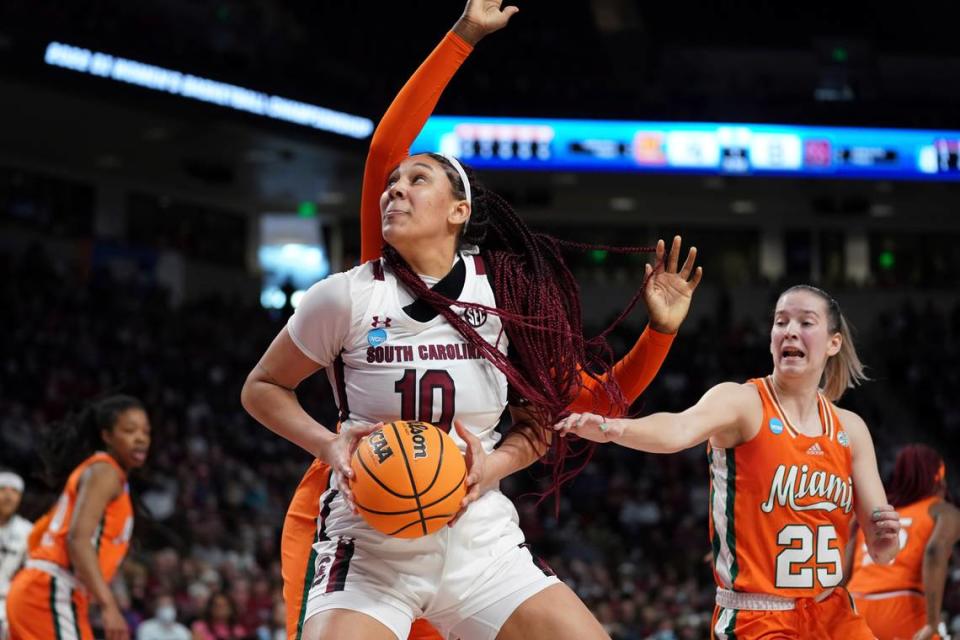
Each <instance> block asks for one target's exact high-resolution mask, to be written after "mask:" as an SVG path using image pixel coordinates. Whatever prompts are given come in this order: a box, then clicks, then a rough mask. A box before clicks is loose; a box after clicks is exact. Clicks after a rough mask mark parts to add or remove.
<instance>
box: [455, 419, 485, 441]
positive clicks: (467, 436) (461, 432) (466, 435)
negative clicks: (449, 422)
mask: <svg viewBox="0 0 960 640" xmlns="http://www.w3.org/2000/svg"><path fill="white" fill-rule="evenodd" d="M453 428H454V430H455V431H456V432H457V435H458V436H460V438H461V439H462V440H463V441H464V442H466V443H467V446H469V447H473V446H474V445H477V446H479V445H480V438H478V437H477V436H476V435H474V433H473V432H472V431H470V429H468V428H467V427H466V425H464V424H463V423H462V422H460V421H459V420H454V421H453Z"/></svg>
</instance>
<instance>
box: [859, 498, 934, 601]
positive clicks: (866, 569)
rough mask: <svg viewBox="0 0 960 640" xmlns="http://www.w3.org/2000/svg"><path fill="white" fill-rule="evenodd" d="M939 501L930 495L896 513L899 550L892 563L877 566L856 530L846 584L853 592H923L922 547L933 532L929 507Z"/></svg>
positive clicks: (924, 546)
mask: <svg viewBox="0 0 960 640" xmlns="http://www.w3.org/2000/svg"><path fill="white" fill-rule="evenodd" d="M939 501H940V498H938V497H936V496H931V497H929V498H924V499H923V500H918V501H917V502H914V503H912V504H908V505H907V506H905V507H899V508H898V509H897V511H898V512H899V513H900V527H901V529H900V553H898V554H897V557H896V558H895V559H894V561H893V563H892V564H889V565H886V566H879V565H877V564H875V563H874V562H873V560H872V559H871V558H870V554H868V553H867V545H866V541H865V539H864V535H863V529H858V530H857V545H856V548H855V552H854V556H853V577H852V578H851V579H850V583H849V584H848V585H847V588H848V589H850V591H851V592H852V593H855V594H868V593H886V592H890V591H904V590H909V591H916V592H918V593H923V551H924V549H926V547H927V541H928V540H929V539H930V535H931V534H932V533H933V525H934V524H935V523H934V520H933V518H931V517H930V507H931V506H933V504H934V503H937V502H939Z"/></svg>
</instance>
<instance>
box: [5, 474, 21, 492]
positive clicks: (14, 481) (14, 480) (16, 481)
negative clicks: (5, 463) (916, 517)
mask: <svg viewBox="0 0 960 640" xmlns="http://www.w3.org/2000/svg"><path fill="white" fill-rule="evenodd" d="M7 488H10V489H13V490H14V491H18V492H20V493H23V478H21V477H20V476H18V475H17V474H15V473H14V472H13V471H0V489H7Z"/></svg>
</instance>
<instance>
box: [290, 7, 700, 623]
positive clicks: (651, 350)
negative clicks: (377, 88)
mask: <svg viewBox="0 0 960 640" xmlns="http://www.w3.org/2000/svg"><path fill="white" fill-rule="evenodd" d="M480 6H481V5H479V3H472V4H468V6H467V9H466V10H465V12H464V16H463V18H462V19H461V20H460V21H459V22H458V24H457V25H456V26H455V27H454V29H453V31H452V32H451V33H449V34H448V35H447V36H446V37H445V38H444V39H443V40H442V41H441V43H440V44H439V45H438V46H437V48H436V49H435V50H434V51H433V53H432V54H431V55H430V56H429V57H428V58H427V60H426V61H425V62H424V63H423V65H421V67H420V68H419V69H418V70H417V72H416V73H415V74H414V75H413V77H412V78H411V79H410V80H409V81H408V82H407V84H406V85H405V86H404V87H403V89H402V90H401V92H400V93H399V94H398V96H397V98H396V99H395V100H394V101H393V103H392V104H391V105H390V108H389V109H388V110H387V112H386V114H385V115H384V117H383V119H382V120H381V122H380V124H379V125H378V127H377V130H376V131H375V133H374V136H373V140H372V142H371V149H370V154H369V156H368V159H367V166H366V170H365V173H364V187H363V198H362V208H361V210H362V215H361V228H362V243H361V245H362V249H361V257H362V259H363V260H364V261H368V260H375V259H379V258H380V253H381V247H382V245H383V237H382V235H381V219H380V218H381V213H380V204H379V200H380V195H381V192H382V190H383V185H384V184H385V183H386V180H387V177H388V175H389V173H390V171H391V170H392V169H393V168H394V167H396V166H397V164H399V163H400V161H402V160H403V159H404V158H406V157H407V154H408V149H409V147H410V144H411V143H412V142H413V140H414V139H415V138H416V136H417V134H418V133H419V131H420V129H421V128H422V126H423V124H424V122H426V120H427V118H428V117H429V115H430V114H431V112H432V111H433V108H434V106H435V105H436V103H437V100H438V99H439V97H440V95H441V92H442V90H443V88H444V87H445V86H446V84H447V83H448V82H449V80H450V78H451V77H452V76H453V74H454V73H455V72H456V70H457V69H458V68H459V66H460V64H462V62H463V61H464V60H465V59H466V57H467V55H469V53H470V52H471V51H472V49H473V45H475V44H476V42H477V41H479V39H481V38H482V37H483V36H484V35H487V34H488V33H490V32H492V31H493V30H496V28H499V26H498V24H499V23H493V24H490V23H486V24H484V23H483V22H482V21H478V22H480V25H479V26H480V27H481V28H479V29H478V28H477V26H478V25H477V24H471V23H470V20H476V18H474V17H472V16H471V13H476V11H477V9H478V7H480ZM501 26H502V25H501ZM491 27H495V28H491ZM665 253H666V252H665V248H664V246H663V243H662V242H661V243H658V247H657V257H658V262H661V263H663V264H664V266H665V267H666V269H664V270H658V271H652V270H650V269H648V272H647V277H648V279H649V280H648V284H647V287H646V288H645V290H644V300H645V302H646V304H647V308H648V312H649V314H650V326H649V327H648V329H647V330H646V331H644V332H643V334H642V335H641V337H640V339H639V340H638V342H637V344H636V345H635V346H634V348H633V349H632V350H631V352H630V353H629V354H628V355H627V356H626V357H625V358H624V360H623V361H622V362H621V363H619V364H618V365H617V367H616V369H615V375H616V378H617V380H618V382H621V383H622V382H623V381H624V380H628V381H629V382H630V384H628V385H624V388H623V392H624V394H625V396H626V397H627V400H628V401H632V400H634V399H635V398H636V397H637V396H639V394H640V393H642V391H643V389H645V388H646V386H647V384H649V382H650V380H652V379H653V377H654V376H655V375H656V372H657V370H658V369H659V367H660V365H661V363H662V362H663V360H664V358H665V357H666V354H667V352H668V351H669V348H670V345H671V344H672V339H673V335H674V334H675V333H676V331H677V329H678V328H679V325H680V323H681V322H682V321H683V318H684V317H685V316H686V313H687V310H688V308H689V303H690V296H691V295H692V292H693V290H694V289H695V287H696V283H697V282H698V281H699V278H700V273H701V272H700V270H699V269H698V270H697V271H696V272H695V277H694V279H693V280H691V281H690V282H688V281H687V278H688V277H689V274H690V270H691V269H692V262H693V259H694V257H695V253H696V250H695V249H692V250H691V252H690V255H689V257H688V261H687V263H686V264H685V265H684V269H686V270H687V271H686V273H685V275H681V273H678V269H677V257H678V256H679V253H680V242H679V238H675V239H674V243H673V245H672V247H671V250H670V260H669V261H668V262H665V263H664V262H663V258H664V254H665ZM596 386H597V385H596V384H595V381H594V380H593V379H591V378H586V380H585V385H584V387H583V388H582V390H581V394H580V397H579V399H578V401H577V402H576V403H575V405H574V406H575V407H576V408H577V409H578V410H584V411H585V410H594V411H600V410H601V409H599V408H598V405H597V400H598V399H596V398H595V395H596V394H595V393H594V392H595V391H596ZM606 405H607V406H608V408H609V405H610V403H606ZM329 475H330V467H329V466H328V465H327V464H326V463H324V462H323V461H321V460H317V461H315V462H314V464H313V465H311V467H310V468H309V469H308V470H307V472H306V474H305V475H304V477H303V479H302V480H301V482H300V485H299V486H298V487H297V490H296V492H295V494H294V497H293V499H292V501H291V503H290V507H289V508H288V510H287V515H286V518H285V520H284V527H283V537H282V542H281V555H282V563H281V565H282V571H283V581H284V600H285V603H286V609H287V633H288V637H289V638H290V640H299V639H300V637H301V632H302V626H303V618H304V614H305V612H306V608H305V606H304V605H305V604H306V599H307V595H308V592H309V587H310V583H311V582H312V580H313V578H314V565H315V560H316V552H315V551H314V550H313V548H312V543H313V542H314V540H315V538H316V535H317V524H316V523H317V521H318V519H319V516H320V509H321V505H320V496H321V495H322V494H323V493H324V492H325V491H326V490H327V488H328V486H327V479H328V477H329ZM409 637H410V638H411V639H417V640H427V639H431V638H439V635H438V634H437V633H436V631H434V630H433V629H432V627H430V625H429V624H427V623H426V622H425V621H423V620H417V621H415V622H414V624H413V627H412V629H411V631H410V636H409Z"/></svg>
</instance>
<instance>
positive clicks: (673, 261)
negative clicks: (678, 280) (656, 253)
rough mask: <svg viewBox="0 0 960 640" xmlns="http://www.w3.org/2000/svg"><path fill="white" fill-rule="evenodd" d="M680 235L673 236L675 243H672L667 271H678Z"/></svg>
mask: <svg viewBox="0 0 960 640" xmlns="http://www.w3.org/2000/svg"><path fill="white" fill-rule="evenodd" d="M680 242H681V240H680V236H673V244H672V245H670V256H669V257H668V258H667V271H669V272H670V273H676V272H677V263H678V262H679V261H680Z"/></svg>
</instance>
